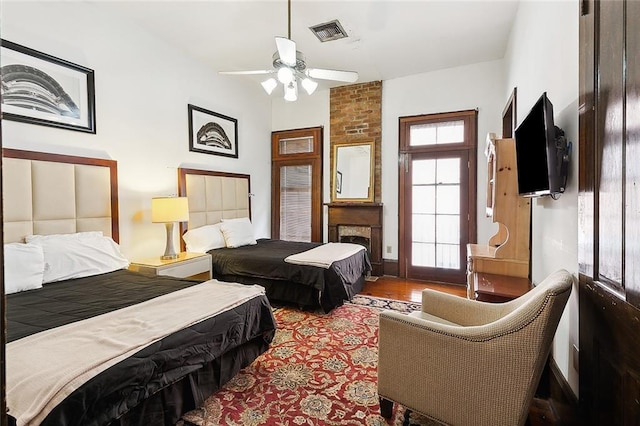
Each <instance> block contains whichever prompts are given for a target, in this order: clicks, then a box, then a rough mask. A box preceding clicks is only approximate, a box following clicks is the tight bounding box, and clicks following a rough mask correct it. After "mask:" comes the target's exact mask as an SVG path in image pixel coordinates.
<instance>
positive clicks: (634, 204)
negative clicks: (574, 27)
mask: <svg viewBox="0 0 640 426" xmlns="http://www.w3.org/2000/svg"><path fill="white" fill-rule="evenodd" d="M581 6H582V16H581V17H580V101H579V104H580V108H579V120H580V144H579V147H580V153H579V158H580V184H579V186H580V193H579V199H578V202H579V206H578V212H579V216H578V219H579V224H578V225H579V227H578V229H579V230H580V233H579V234H578V236H579V239H578V243H579V250H578V256H579V272H580V274H579V278H580V287H579V290H580V299H579V302H580V378H579V379H580V380H579V381H580V408H581V410H580V411H581V413H582V414H583V419H582V420H583V421H582V424H588V425H604V424H607V425H639V424H640V327H639V326H638V324H639V323H640V262H639V261H638V259H640V185H638V180H639V179H640V59H639V57H638V55H637V54H636V52H638V51H639V50H640V31H638V28H639V26H640V2H637V1H632V0H627V1H593V0H588V1H585V2H583V3H582V5H581ZM632 52H633V53H632Z"/></svg>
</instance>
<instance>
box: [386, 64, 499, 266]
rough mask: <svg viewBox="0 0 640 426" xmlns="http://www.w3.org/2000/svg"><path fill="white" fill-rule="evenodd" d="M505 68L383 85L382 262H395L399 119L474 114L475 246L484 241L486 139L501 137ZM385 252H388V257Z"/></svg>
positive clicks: (488, 226)
mask: <svg viewBox="0 0 640 426" xmlns="http://www.w3.org/2000/svg"><path fill="white" fill-rule="evenodd" d="M503 67H504V64H503V62H502V61H501V60H500V61H491V62H482V63H478V64H473V65H467V66H463V67H457V68H450V69H445V70H439V71H434V72H430V73H425V74H417V75H412V76H409V77H403V78H397V79H393V80H385V81H384V82H383V83H382V202H383V203H384V216H383V232H384V235H383V253H384V254H383V257H384V258H385V259H397V258H398V146H399V140H398V138H399V136H398V135H399V133H398V132H399V131H398V120H399V118H400V117H404V116H411V115H419V114H431V113H439V112H451V111H460V110H470V109H478V188H477V189H478V190H477V193H478V196H477V218H478V241H480V242H482V241H488V239H489V237H491V235H493V233H494V232H495V229H496V228H495V225H494V224H493V223H491V221H490V220H489V219H488V218H487V217H486V215H485V206H486V205H487V204H486V203H487V198H486V186H485V182H486V180H487V168H486V160H485V156H484V148H485V140H486V137H487V133H489V132H493V133H497V134H500V133H501V128H502V127H501V122H502V118H501V117H502V110H503V109H504V106H505V105H506V103H507V99H508V98H509V97H508V96H504V95H503V89H502V88H503V85H504V80H503ZM389 248H391V251H390V252H389Z"/></svg>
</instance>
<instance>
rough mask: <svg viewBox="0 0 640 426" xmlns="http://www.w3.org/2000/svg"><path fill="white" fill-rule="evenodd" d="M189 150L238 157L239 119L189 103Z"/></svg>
mask: <svg viewBox="0 0 640 426" xmlns="http://www.w3.org/2000/svg"><path fill="white" fill-rule="evenodd" d="M188 110H189V151H193V152H200V153H203V154H212V155H222V156H224V157H231V158H238V120H237V119H235V118H232V117H228V116H226V115H222V114H219V113H217V112H213V111H209V110H207V109H204V108H200V107H198V106H195V105H191V104H188Z"/></svg>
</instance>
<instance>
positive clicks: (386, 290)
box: [360, 276, 467, 303]
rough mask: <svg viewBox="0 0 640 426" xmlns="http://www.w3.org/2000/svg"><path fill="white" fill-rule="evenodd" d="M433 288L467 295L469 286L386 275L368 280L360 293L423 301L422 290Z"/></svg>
mask: <svg viewBox="0 0 640 426" xmlns="http://www.w3.org/2000/svg"><path fill="white" fill-rule="evenodd" d="M425 288H431V289H434V290H438V291H442V292H445V293H449V294H454V295H456V296H462V297H467V287H466V286H462V285H456V284H443V283H430V282H426V281H417V280H406V279H404V278H398V277H390V276H384V277H380V278H378V280H377V281H366V282H365V284H364V289H363V290H362V291H361V292H360V294H364V295H367V296H374V297H384V298H386V299H394V300H404V301H406V302H417V303H420V302H421V301H422V290H423V289H425Z"/></svg>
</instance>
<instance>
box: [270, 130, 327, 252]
mask: <svg viewBox="0 0 640 426" xmlns="http://www.w3.org/2000/svg"><path fill="white" fill-rule="evenodd" d="M271 140H272V144H271V152H272V154H271V157H272V160H271V187H272V193H271V202H272V208H271V236H272V238H275V239H281V240H288V241H317V242H321V241H322V128H320V127H314V128H309V129H297V130H285V131H279V132H273V134H272V136H271Z"/></svg>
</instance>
